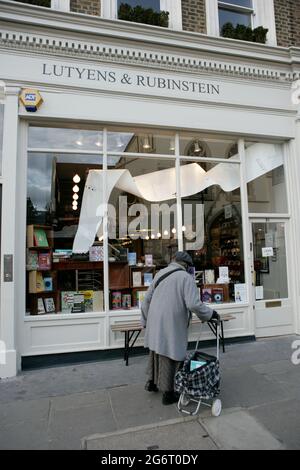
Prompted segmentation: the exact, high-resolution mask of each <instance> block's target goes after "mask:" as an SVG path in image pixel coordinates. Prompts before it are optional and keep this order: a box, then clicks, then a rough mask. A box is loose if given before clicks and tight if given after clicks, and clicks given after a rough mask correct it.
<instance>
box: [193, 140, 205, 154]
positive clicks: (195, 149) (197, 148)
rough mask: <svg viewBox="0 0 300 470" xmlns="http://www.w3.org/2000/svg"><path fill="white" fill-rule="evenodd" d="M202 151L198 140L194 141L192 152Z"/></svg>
mask: <svg viewBox="0 0 300 470" xmlns="http://www.w3.org/2000/svg"><path fill="white" fill-rule="evenodd" d="M202 151H203V149H202V147H200V145H199V142H195V146H194V152H195V153H201V152H202Z"/></svg>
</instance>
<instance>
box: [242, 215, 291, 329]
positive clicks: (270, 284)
mask: <svg viewBox="0 0 300 470" xmlns="http://www.w3.org/2000/svg"><path fill="white" fill-rule="evenodd" d="M251 234H252V242H251V249H252V263H251V275H252V285H253V299H254V311H255V326H256V336H257V337H265V336H277V335H285V334H291V333H292V332H293V311H292V302H291V299H290V293H289V279H288V277H289V275H288V259H287V234H288V222H286V221H282V220H273V219H260V220H253V221H252V222H251Z"/></svg>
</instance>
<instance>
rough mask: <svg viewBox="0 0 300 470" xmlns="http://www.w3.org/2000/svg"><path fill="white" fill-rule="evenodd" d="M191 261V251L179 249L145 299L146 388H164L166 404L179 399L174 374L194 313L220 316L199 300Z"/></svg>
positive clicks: (157, 277) (181, 359)
mask: <svg viewBox="0 0 300 470" xmlns="http://www.w3.org/2000/svg"><path fill="white" fill-rule="evenodd" d="M192 265H193V261H192V258H191V257H190V255H189V254H188V253H186V252H184V251H179V252H177V253H176V255H175V259H174V261H173V262H172V263H170V264H169V266H168V267H167V268H165V269H162V270H161V271H159V272H158V273H157V275H156V276H155V278H154V280H153V282H152V284H151V286H150V287H149V289H148V291H147V293H146V296H145V299H144V302H143V303H142V308H141V311H142V316H141V323H142V325H143V327H144V328H146V332H145V347H147V348H149V350H150V354H149V364H148V371H147V372H148V376H149V380H148V382H147V383H146V386H145V389H146V390H147V391H149V392H157V391H158V390H160V391H161V392H163V397H162V403H163V404H164V405H170V404H172V403H175V402H176V401H177V400H178V397H177V395H176V393H175V392H174V377H175V374H176V372H177V371H178V369H179V368H180V366H181V365H182V362H183V360H184V359H185V356H186V352H187V344H188V326H189V322H190V317H191V313H195V314H196V315H197V316H198V317H199V318H200V320H202V321H208V320H211V318H216V317H218V314H217V313H216V312H214V311H213V310H212V309H210V308H209V307H207V306H206V305H204V304H203V303H202V302H201V301H200V296H199V292H198V289H197V287H196V284H195V281H194V279H193V277H192V276H191V275H190V274H188V272H187V269H188V267H189V266H192Z"/></svg>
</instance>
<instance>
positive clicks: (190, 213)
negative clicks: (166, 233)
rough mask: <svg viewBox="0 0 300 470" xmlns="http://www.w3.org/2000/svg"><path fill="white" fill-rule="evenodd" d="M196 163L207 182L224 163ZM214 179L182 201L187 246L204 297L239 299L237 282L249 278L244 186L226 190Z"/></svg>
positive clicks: (223, 300) (208, 300)
mask: <svg viewBox="0 0 300 470" xmlns="http://www.w3.org/2000/svg"><path fill="white" fill-rule="evenodd" d="M183 164H185V165H190V163H187V162H185V163H183ZM194 165H198V166H199V169H200V170H201V172H203V178H204V180H205V181H206V182H207V181H208V179H209V176H208V175H210V174H214V175H215V176H216V175H217V169H218V166H219V165H222V164H219V165H215V164H212V163H202V162H201V163H194ZM229 166H231V165H229ZM237 169H238V166H237ZM232 170H233V173H234V168H233V169H232ZM221 173H222V174H223V176H224V173H223V171H221ZM213 182H214V181H213V179H211V180H210V183H211V186H208V187H207V188H205V189H204V190H203V191H201V192H199V193H196V194H194V195H193V196H189V197H186V198H184V199H183V201H182V212H183V230H184V249H185V250H187V251H188V252H189V254H190V255H191V256H192V258H193V261H194V264H195V278H196V283H197V285H198V287H199V295H201V298H202V301H203V302H206V303H226V302H235V295H234V292H235V291H234V285H235V284H242V283H244V282H245V275H244V261H243V260H244V255H243V233H242V214H241V198H240V189H239V188H237V189H234V190H233V191H228V192H226V191H224V190H223V189H222V188H221V186H220V185H218V186H216V185H214V184H213ZM221 184H222V183H221Z"/></svg>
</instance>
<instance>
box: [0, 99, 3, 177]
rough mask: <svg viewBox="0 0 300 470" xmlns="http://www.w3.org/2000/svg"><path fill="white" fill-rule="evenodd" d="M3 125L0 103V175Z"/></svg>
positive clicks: (1, 105) (1, 104) (0, 105)
mask: <svg viewBox="0 0 300 470" xmlns="http://www.w3.org/2000/svg"><path fill="white" fill-rule="evenodd" d="M3 125H4V104H3V103H0V174H1V173H2V171H1V165H2V147H3Z"/></svg>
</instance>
